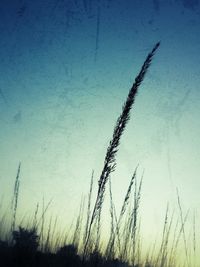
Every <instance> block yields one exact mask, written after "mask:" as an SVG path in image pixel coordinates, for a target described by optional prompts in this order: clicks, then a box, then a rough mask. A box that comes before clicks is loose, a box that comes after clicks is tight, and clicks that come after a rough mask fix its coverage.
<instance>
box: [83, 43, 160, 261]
mask: <svg viewBox="0 0 200 267" xmlns="http://www.w3.org/2000/svg"><path fill="white" fill-rule="evenodd" d="M159 45H160V43H159V42H158V43H157V44H156V45H155V46H154V47H153V49H152V51H151V52H150V53H149V54H148V56H147V58H146V60H145V61H144V63H143V66H142V68H141V70H140V72H139V74H138V76H137V77H136V78H135V81H134V83H133V86H132V87H131V89H130V91H129V94H128V97H127V99H126V102H125V104H124V106H123V108H122V113H121V115H120V116H119V118H118V119H117V123H116V125H115V128H114V132H113V136H112V139H111V141H110V144H109V146H108V148H107V153H106V156H105V160H104V167H103V170H102V173H101V175H100V178H99V181H98V192H97V197H96V201H95V205H94V208H93V212H92V216H91V219H90V224H89V228H88V235H87V238H86V241H85V244H84V250H83V258H85V256H86V254H87V247H88V242H89V239H90V235H91V229H92V226H93V223H94V220H95V217H96V216H97V215H98V213H99V212H100V211H101V207H102V204H103V200H104V193H105V188H106V184H107V181H108V178H109V176H110V174H111V173H112V172H113V171H114V170H115V167H116V154H117V151H118V146H119V144H120V139H121V136H122V134H123V132H124V130H125V127H126V125H127V123H128V121H129V119H130V111H131V108H132V106H133V104H134V101H135V97H136V94H137V92H138V88H139V86H140V84H141V83H142V81H143V79H144V77H145V75H146V73H147V70H148V68H149V66H150V64H151V61H152V59H153V56H154V54H155V52H156V50H157V49H158V47H159Z"/></svg>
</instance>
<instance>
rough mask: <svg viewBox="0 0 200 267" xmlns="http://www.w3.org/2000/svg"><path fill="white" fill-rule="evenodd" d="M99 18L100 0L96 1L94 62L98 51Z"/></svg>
mask: <svg viewBox="0 0 200 267" xmlns="http://www.w3.org/2000/svg"><path fill="white" fill-rule="evenodd" d="M100 17H101V7H100V0H98V8H97V24H96V25H97V26H96V42H95V55H94V61H95V62H96V61H97V54H98V50H99V30H100Z"/></svg>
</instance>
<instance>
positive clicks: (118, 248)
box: [0, 43, 196, 267]
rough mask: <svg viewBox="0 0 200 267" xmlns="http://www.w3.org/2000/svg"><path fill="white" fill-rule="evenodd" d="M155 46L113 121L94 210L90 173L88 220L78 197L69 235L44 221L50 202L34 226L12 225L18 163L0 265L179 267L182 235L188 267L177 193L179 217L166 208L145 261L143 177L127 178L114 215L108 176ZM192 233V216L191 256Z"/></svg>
mask: <svg viewBox="0 0 200 267" xmlns="http://www.w3.org/2000/svg"><path fill="white" fill-rule="evenodd" d="M158 47H159V43H157V44H156V45H155V46H154V48H153V49H152V51H151V52H150V53H149V54H148V56H147V58H146V60H145V62H144V64H143V66H142V68H141V70H140V72H139V74H138V76H137V77H136V79H135V81H134V83H133V86H132V88H131V89H130V91H129V94H128V97H127V99H126V102H125V104H124V105H123V108H122V113H121V115H120V116H119V118H118V119H117V122H116V126H115V128H114V132H113V136H112V139H111V141H110V143H109V145H108V149H107V152H106V156H105V161H104V166H103V170H102V173H101V175H100V178H99V181H98V191H97V196H96V199H95V203H94V207H93V210H92V209H91V207H92V193H93V175H94V173H92V177H91V182H90V188H89V194H88V199H87V208H86V218H85V220H84V212H85V209H84V206H85V199H82V200H81V204H80V209H79V214H78V216H77V219H76V222H75V227H74V230H73V228H72V227H70V230H69V231H68V232H63V233H61V234H58V233H57V230H56V226H57V218H55V219H54V218H53V217H52V216H51V217H50V220H49V221H47V219H46V217H45V216H46V213H47V210H48V209H49V207H50V204H51V201H49V202H48V203H47V204H45V201H44V199H43V203H42V208H41V209H42V210H41V215H40V216H39V213H40V206H39V204H37V206H36V209H35V211H34V213H33V217H32V223H31V224H30V223H29V224H27V225H28V226H26V227H25V226H24V222H23V223H21V225H19V227H16V216H17V209H18V196H19V184H20V182H19V178H20V168H21V164H19V167H18V170H17V175H16V179H15V185H14V193H13V198H12V214H11V216H12V219H11V226H10V227H5V226H6V224H7V219H6V214H5V213H3V212H2V210H1V212H2V214H1V216H0V266H2V267H15V266H17V267H18V266H20V267H24V266H27V267H28V266H33V267H36V266H38V267H40V266H41V267H44V266H45V267H46V266H52V267H54V266H56V267H64V266H65V267H66V266H68V267H79V266H80V267H81V266H85V267H128V266H132V267H139V266H141V267H175V266H177V265H176V264H177V262H176V260H177V258H176V256H177V254H178V252H177V251H178V245H179V243H180V239H181V236H182V237H183V241H184V242H183V243H184V248H185V253H186V262H185V263H186V265H187V266H191V265H190V260H189V252H188V244H187V239H186V232H185V223H186V220H187V218H188V213H187V214H186V215H185V216H184V215H183V211H182V207H181V202H180V197H179V195H178V193H177V199H178V208H179V215H180V218H179V219H178V220H177V221H176V223H174V212H172V214H170V212H169V206H167V209H166V214H165V219H164V226H163V232H162V237H161V241H159V242H161V243H159V242H158V241H157V240H156V241H155V242H154V245H153V248H151V249H149V251H148V252H147V254H146V257H144V256H143V255H142V240H141V234H140V218H139V205H140V199H141V189H142V181H143V176H142V178H141V179H140V180H138V178H137V169H138V167H137V168H136V169H135V171H134V173H133V175H132V177H131V180H130V183H129V186H128V188H127V192H126V194H125V198H124V200H123V203H122V207H121V210H120V212H119V216H117V212H116V209H115V204H114V201H113V196H112V182H111V173H112V172H113V171H115V168H116V154H117V151H118V149H119V144H120V139H121V136H122V135H123V132H124V130H125V127H126V125H127V123H128V121H129V119H130V111H131V108H132V106H133V104H134V101H135V96H136V94H137V92H138V88H139V86H140V84H141V82H142V81H143V79H144V77H145V74H146V72H147V70H148V68H149V66H150V64H151V61H152V58H153V56H154V54H155V52H156V50H157V49H158ZM108 181H109V195H110V236H109V237H108V240H107V242H106V241H104V242H102V239H101V217H102V205H103V202H104V196H105V189H106V185H107V182H108ZM6 229H8V231H7V230H6ZM6 231H7V232H6ZM195 231H196V221H195V217H194V219H193V244H192V245H193V246H192V247H193V251H194V253H196V235H195ZM156 251H157V252H156ZM183 264H184V263H183ZM183 266H184V265H183Z"/></svg>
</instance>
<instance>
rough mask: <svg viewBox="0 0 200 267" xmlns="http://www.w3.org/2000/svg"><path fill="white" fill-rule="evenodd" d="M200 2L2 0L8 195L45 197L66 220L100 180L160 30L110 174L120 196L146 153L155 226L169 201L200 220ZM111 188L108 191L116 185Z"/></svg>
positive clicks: (27, 207) (146, 214)
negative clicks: (121, 118) (114, 134)
mask: <svg viewBox="0 0 200 267" xmlns="http://www.w3.org/2000/svg"><path fill="white" fill-rule="evenodd" d="M199 32H200V1H198V0H126V1H122V0H115V1H114V0H83V1H82V0H73V1H72V0H48V1H39V0H35V1H26V0H18V1H17V0H13V1H7V0H1V4H0V33H1V38H0V63H1V64H0V73H1V78H0V129H1V130H0V197H1V199H3V203H4V205H5V206H7V205H8V204H7V203H9V199H11V198H12V192H13V186H14V181H15V176H16V172H17V168H18V164H19V162H21V175H20V195H19V210H21V214H22V213H28V214H31V213H32V212H33V210H34V208H35V207H36V205H37V203H38V202H39V203H41V202H42V199H43V198H44V199H45V201H46V202H48V201H49V200H50V199H53V200H52V204H51V212H52V214H54V215H55V216H58V217H59V218H60V220H61V222H62V223H61V224H62V225H65V224H69V223H71V219H73V218H74V216H76V215H77V210H78V208H79V205H80V200H81V197H82V196H84V195H87V192H88V189H89V184H90V177H91V174H92V171H93V170H94V179H95V186H96V188H97V181H98V178H99V176H100V173H101V169H102V167H103V162H104V157H105V153H106V149H107V146H108V144H109V141H110V139H111V136H112V132H113V127H114V125H115V121H116V119H117V117H118V116H119V114H120V112H121V107H122V104H123V103H124V101H125V99H126V96H127V94H128V91H129V89H130V87H131V85H132V83H133V81H134V78H135V77H136V75H137V73H138V72H139V70H140V67H141V66H142V63H143V61H144V59H145V57H146V55H147V54H148V52H150V51H151V49H152V47H153V46H154V44H155V43H156V42H158V41H161V46H160V48H159V50H158V51H157V53H156V55H155V57H154V59H153V62H152V65H151V66H150V69H149V71H148V73H147V76H146V77H145V80H144V82H143V83H142V85H141V87H140V89H139V93H138V95H137V98H136V102H135V105H134V107H133V110H132V112H131V119H130V121H129V123H128V125H127V128H126V130H125V133H124V135H123V136H122V139H121V144H120V148H119V153H118V155H117V167H116V171H115V173H113V174H112V177H111V179H112V185H113V198H114V201H115V203H116V207H117V208H119V207H120V206H121V204H122V201H123V198H124V194H125V192H126V188H127V186H128V184H129V181H130V178H131V176H132V174H133V172H134V170H135V167H136V166H137V165H138V164H139V172H138V175H139V176H141V174H142V173H143V171H144V181H143V187H142V199H141V217H142V222H143V229H144V232H145V234H146V236H147V237H149V236H151V234H152V232H153V233H157V229H159V227H160V226H161V225H163V221H164V213H165V210H166V206H167V202H169V203H170V205H171V206H170V207H171V209H173V208H174V207H176V206H177V196H176V188H178V191H179V194H180V198H181V203H182V206H183V210H184V212H186V211H187V210H188V209H190V211H191V213H193V212H194V213H195V214H196V216H197V219H198V214H199V206H200V195H199V188H200V180H199V173H200V162H199V159H200V142H199V136H200V120H199V115H200V109H199V106H200V91H199V79H200V75H199V74H200V64H199V62H200V53H199V47H200V34H199ZM107 194H108V193H107Z"/></svg>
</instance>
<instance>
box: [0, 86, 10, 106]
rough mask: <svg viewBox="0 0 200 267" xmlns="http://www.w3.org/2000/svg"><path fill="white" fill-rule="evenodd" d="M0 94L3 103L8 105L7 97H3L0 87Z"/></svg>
mask: <svg viewBox="0 0 200 267" xmlns="http://www.w3.org/2000/svg"><path fill="white" fill-rule="evenodd" d="M0 96H1V98H2V99H3V101H4V102H5V104H6V105H8V101H7V99H6V97H5V95H4V93H3V91H2V89H1V88H0Z"/></svg>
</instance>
